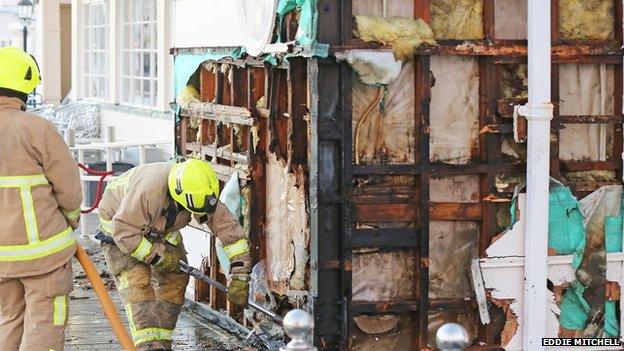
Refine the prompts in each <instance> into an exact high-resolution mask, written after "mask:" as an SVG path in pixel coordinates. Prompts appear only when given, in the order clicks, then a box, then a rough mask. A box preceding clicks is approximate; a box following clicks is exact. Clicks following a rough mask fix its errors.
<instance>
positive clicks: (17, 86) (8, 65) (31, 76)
mask: <svg viewBox="0 0 624 351" xmlns="http://www.w3.org/2000/svg"><path fill="white" fill-rule="evenodd" d="M40 82H41V74H40V72H39V66H37V61H35V59H34V58H33V57H32V56H31V55H29V54H27V53H26V52H24V51H23V50H21V49H18V48H15V47H10V46H9V47H4V48H0V88H3V89H9V90H14V91H17V92H20V93H24V94H30V93H32V92H33V91H34V90H35V88H36V87H37V85H39V83H40Z"/></svg>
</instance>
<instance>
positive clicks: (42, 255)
mask: <svg viewBox="0 0 624 351" xmlns="http://www.w3.org/2000/svg"><path fill="white" fill-rule="evenodd" d="M22 107H23V103H22V102H21V101H20V100H19V99H15V98H7V97H1V96H0V142H1V143H2V147H0V216H2V217H1V218H0V277H5V278H13V277H24V276H31V275H39V274H45V273H47V272H50V271H53V270H55V269H57V268H58V267H60V266H62V265H63V264H65V263H66V262H67V261H68V260H69V259H70V258H71V256H73V254H74V252H75V246H76V243H75V240H74V235H73V230H72V228H71V227H70V223H75V222H76V221H77V219H78V218H79V215H80V203H81V201H82V190H81V185H80V175H79V173H78V168H77V167H76V163H75V161H74V159H73V157H72V155H71V153H70V152H69V150H68V148H67V145H66V144H65V142H64V141H63V139H62V138H61V136H60V134H59V133H58V131H57V130H56V128H55V127H54V125H53V124H52V123H50V122H49V121H47V120H45V119H43V118H41V117H36V116H33V115H30V114H28V113H25V112H23V111H22Z"/></svg>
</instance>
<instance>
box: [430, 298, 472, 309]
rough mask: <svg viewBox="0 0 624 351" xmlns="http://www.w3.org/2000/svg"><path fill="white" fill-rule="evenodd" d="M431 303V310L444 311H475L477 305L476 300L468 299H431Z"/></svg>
mask: <svg viewBox="0 0 624 351" xmlns="http://www.w3.org/2000/svg"><path fill="white" fill-rule="evenodd" d="M429 301H430V302H431V308H430V310H431V311H432V312H433V311H437V312H442V311H462V310H463V311H475V310H476V308H477V303H476V301H475V300H474V298H466V299H429Z"/></svg>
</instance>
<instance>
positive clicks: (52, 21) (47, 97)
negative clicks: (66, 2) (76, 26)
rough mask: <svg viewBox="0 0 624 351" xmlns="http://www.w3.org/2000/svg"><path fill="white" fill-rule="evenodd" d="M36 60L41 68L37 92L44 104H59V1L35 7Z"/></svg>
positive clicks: (50, 1)
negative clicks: (39, 85)
mask: <svg viewBox="0 0 624 351" xmlns="http://www.w3.org/2000/svg"><path fill="white" fill-rule="evenodd" d="M35 13H36V15H35V16H37V25H36V26H37V42H38V47H39V48H41V50H40V51H39V53H38V54H39V55H38V56H37V58H38V59H39V67H40V68H41V76H42V77H43V79H42V81H41V87H40V88H39V89H38V90H37V91H38V92H39V93H40V94H41V95H42V96H43V99H44V101H45V102H46V103H50V104H55V105H56V104H58V103H60V102H61V98H62V97H61V81H62V78H61V12H60V3H59V0H42V1H41V2H40V3H39V6H37V7H36V9H35Z"/></svg>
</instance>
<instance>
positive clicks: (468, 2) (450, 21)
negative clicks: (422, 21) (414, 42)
mask: <svg viewBox="0 0 624 351" xmlns="http://www.w3.org/2000/svg"><path fill="white" fill-rule="evenodd" d="M430 6H431V27H432V29H433V32H434V33H435V38H436V39H461V40H466V39H483V1H482V0H431V5H430Z"/></svg>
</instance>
